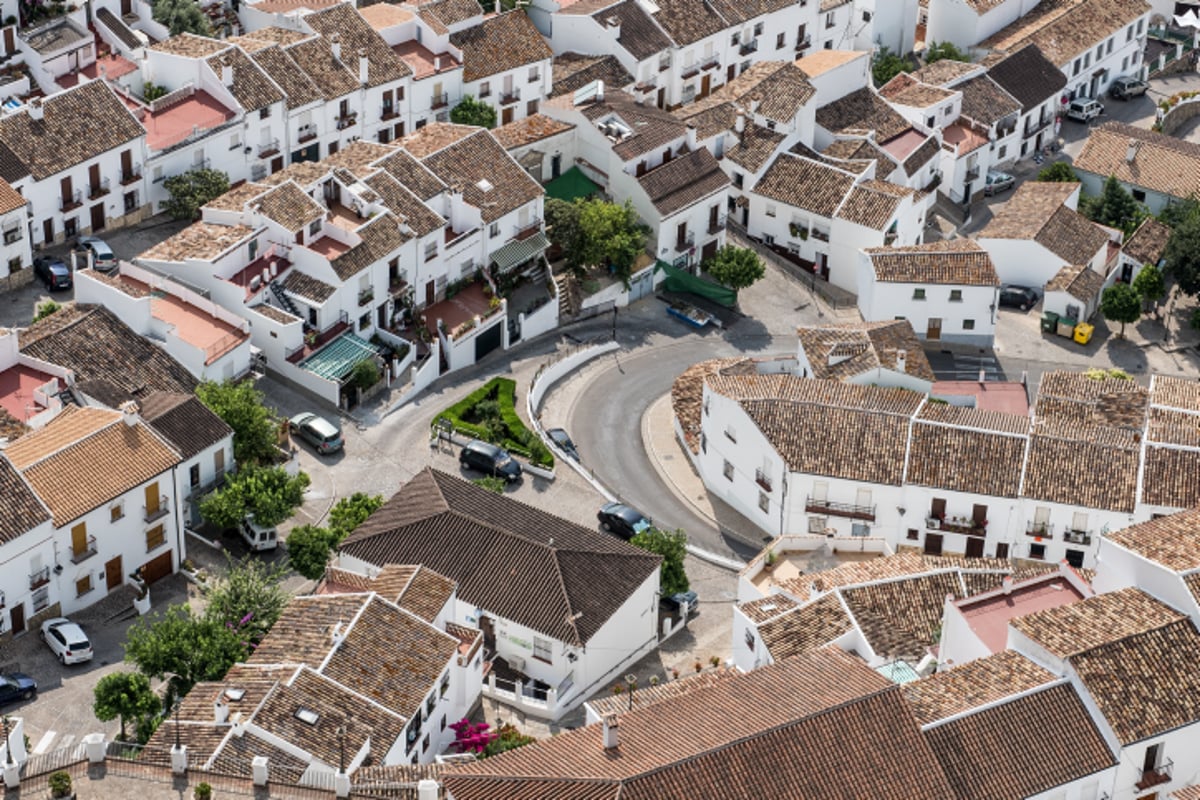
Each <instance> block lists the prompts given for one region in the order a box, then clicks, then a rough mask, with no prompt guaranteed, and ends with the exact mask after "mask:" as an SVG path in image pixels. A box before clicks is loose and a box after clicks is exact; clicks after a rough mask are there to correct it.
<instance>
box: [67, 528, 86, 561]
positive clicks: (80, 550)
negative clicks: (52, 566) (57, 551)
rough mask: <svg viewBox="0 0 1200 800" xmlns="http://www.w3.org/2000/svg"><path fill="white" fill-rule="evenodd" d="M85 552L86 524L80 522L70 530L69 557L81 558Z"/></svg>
mask: <svg viewBox="0 0 1200 800" xmlns="http://www.w3.org/2000/svg"><path fill="white" fill-rule="evenodd" d="M86 552H87V523H86V522H81V523H79V524H78V525H76V526H75V527H74V528H71V555H73V556H81V555H83V554H84V553H86Z"/></svg>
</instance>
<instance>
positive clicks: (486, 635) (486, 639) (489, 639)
mask: <svg viewBox="0 0 1200 800" xmlns="http://www.w3.org/2000/svg"><path fill="white" fill-rule="evenodd" d="M479 630H480V631H481V632H482V633H483V646H484V649H486V650H487V651H488V652H495V650H496V623H495V622H493V621H492V618H491V617H480V618H479Z"/></svg>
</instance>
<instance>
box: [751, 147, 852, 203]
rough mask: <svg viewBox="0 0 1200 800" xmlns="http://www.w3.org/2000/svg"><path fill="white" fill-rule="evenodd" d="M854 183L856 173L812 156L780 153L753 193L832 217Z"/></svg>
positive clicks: (755, 186)
mask: <svg viewBox="0 0 1200 800" xmlns="http://www.w3.org/2000/svg"><path fill="white" fill-rule="evenodd" d="M853 186H854V175H852V174H850V173H848V172H845V171H843V170H841V169H836V168H834V167H831V166H828V165H826V164H823V163H820V162H818V161H814V160H813V159H810V158H803V157H801V156H795V155H792V154H791V153H781V154H780V155H779V157H778V158H777V159H775V162H774V163H773V164H771V166H769V167H767V171H766V172H764V173H763V176H762V178H760V179H759V181H758V183H756V184H755V185H754V193H755V194H758V195H761V196H763V197H766V198H768V199H771V200H777V201H779V202H781V203H786V204H788V205H789V206H794V207H795V208H799V209H802V210H804V211H809V212H811V213H813V214H817V215H818V216H822V217H825V218H827V219H832V218H833V215H834V213H835V212H836V211H837V209H838V206H840V205H841V204H842V202H843V201H844V200H845V198H846V195H848V194H849V193H850V190H851V189H852V188H853Z"/></svg>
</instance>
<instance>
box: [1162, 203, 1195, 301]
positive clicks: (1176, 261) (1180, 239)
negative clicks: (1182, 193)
mask: <svg viewBox="0 0 1200 800" xmlns="http://www.w3.org/2000/svg"><path fill="white" fill-rule="evenodd" d="M1163 258H1164V260H1165V269H1166V271H1167V273H1168V274H1169V275H1171V276H1172V277H1174V278H1175V282H1176V283H1178V284H1179V288H1180V289H1182V290H1183V291H1184V292H1186V293H1187V294H1190V295H1193V296H1194V295H1197V294H1200V214H1198V215H1194V216H1191V217H1188V218H1186V219H1184V220H1183V221H1182V222H1181V223H1180V224H1179V225H1177V226H1176V227H1175V230H1174V231H1172V232H1171V238H1170V239H1168V240H1167V247H1166V250H1164V251H1163Z"/></svg>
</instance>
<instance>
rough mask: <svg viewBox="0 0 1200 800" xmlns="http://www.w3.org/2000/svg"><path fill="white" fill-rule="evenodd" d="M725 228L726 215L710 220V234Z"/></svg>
mask: <svg viewBox="0 0 1200 800" xmlns="http://www.w3.org/2000/svg"><path fill="white" fill-rule="evenodd" d="M723 230H725V215H724V214H722V215H720V216H719V217H717V218H716V219H715V220H714V219H710V220H709V221H708V234H709V235H710V236H712V235H713V234H716V233H720V232H721V231H723Z"/></svg>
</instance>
